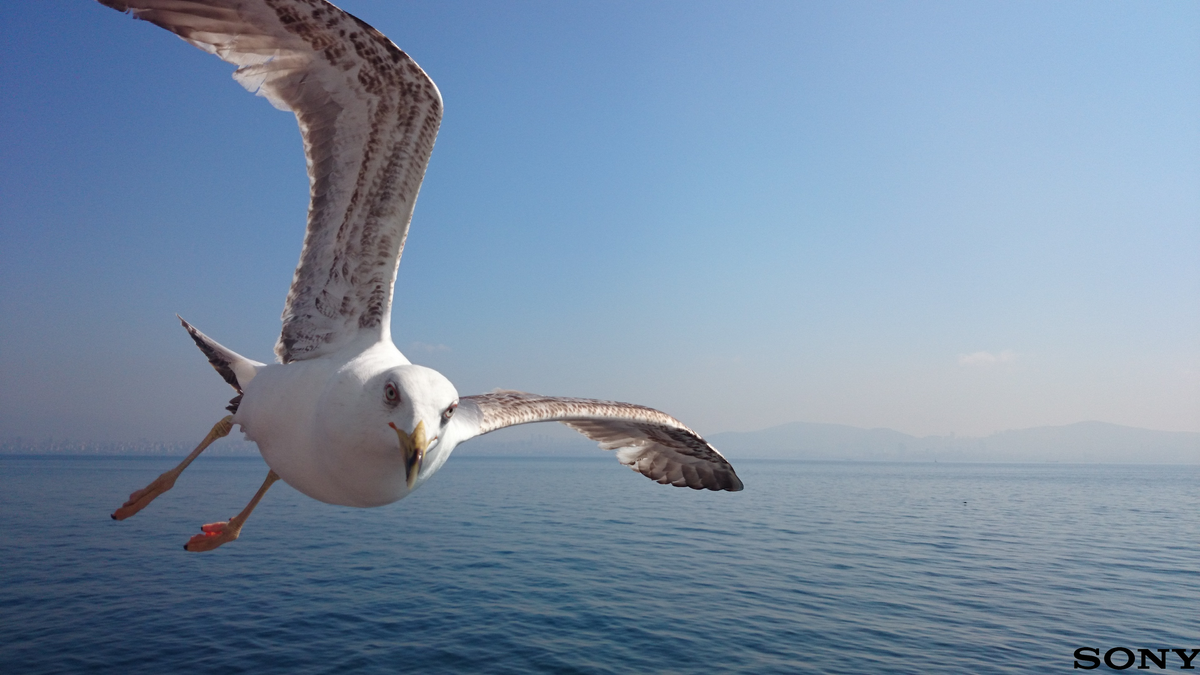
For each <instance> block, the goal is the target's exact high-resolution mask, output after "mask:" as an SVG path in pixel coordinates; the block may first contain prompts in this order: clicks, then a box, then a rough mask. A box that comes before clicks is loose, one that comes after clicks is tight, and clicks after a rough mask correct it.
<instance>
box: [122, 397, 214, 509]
mask: <svg viewBox="0 0 1200 675" xmlns="http://www.w3.org/2000/svg"><path fill="white" fill-rule="evenodd" d="M231 430H233V415H226V416H225V417H223V418H222V419H221V421H220V422H217V423H216V424H214V425H213V428H212V431H209V432H208V435H207V436H205V437H204V440H202V441H200V445H197V446H196V449H195V450H193V451H192V454H190V455H188V456H187V457H185V458H184V460H183V461H182V462H180V463H179V466H177V467H175V468H174V469H171V470H170V471H168V472H166V473H164V474H163V475H161V476H159V477H158V478H155V479H154V482H152V483H150V484H149V485H147V486H146V487H144V488H142V489H141V490H138V491H137V492H134V493H133V494H131V495H129V501H127V502H125V503H124V504H122V505H121V508H119V509H117V510H116V511H114V512H113V514H112V519H113V520H125V519H126V518H128V517H129V516H132V515H133V514H135V513H137V512H138V511H141V510H142V509H144V508H146V507H147V506H148V505H149V504H150V502H152V501H154V499H155V498H156V497H158V496H159V495H161V494H162V493H164V492H166V491H167V490H170V489H171V488H172V487H174V486H175V479H176V478H179V474H181V473H183V470H184V469H186V468H187V467H188V464H191V463H192V460H194V459H196V458H197V457H199V456H200V453H201V452H204V449H205V448H207V447H208V446H210V445H212V443H213V441H215V440H217V439H218V438H224V437H225V436H228V435H229V432H230V431H231Z"/></svg>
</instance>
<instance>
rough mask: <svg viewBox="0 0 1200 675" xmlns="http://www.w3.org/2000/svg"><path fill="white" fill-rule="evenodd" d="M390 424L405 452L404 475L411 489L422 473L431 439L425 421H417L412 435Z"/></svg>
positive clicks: (401, 449) (401, 448)
mask: <svg viewBox="0 0 1200 675" xmlns="http://www.w3.org/2000/svg"><path fill="white" fill-rule="evenodd" d="M388 426H389V427H391V428H392V429H393V430H395V432H396V437H397V438H399V439H400V451H401V452H402V453H404V477H405V479H406V480H407V482H408V489H409V490H411V489H412V486H413V483H416V482H417V476H418V475H419V474H420V473H421V462H424V461H425V450H426V449H428V448H429V439H427V438H426V437H425V422H424V421H421V422H417V428H416V429H413V432H412V435H411V436H410V435H409V434H408V432H406V431H404V430H403V429H401V428H400V427H398V426H396V425H395V424H392V423H391V422H388Z"/></svg>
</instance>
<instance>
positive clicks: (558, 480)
mask: <svg viewBox="0 0 1200 675" xmlns="http://www.w3.org/2000/svg"><path fill="white" fill-rule="evenodd" d="M177 459H178V458H171V457H114V456H92V457H61V456H59V457H33V456H12V455H10V456H0V670H2V671H3V672H4V673H7V674H17V673H22V674H23V673H29V674H50V673H121V674H137V673H154V674H160V673H514V674H515V673H521V674H525V673H755V674H761V673H922V674H927V673H955V674H958V673H1054V672H1064V673H1065V672H1078V671H1077V669H1076V668H1075V667H1074V666H1075V664H1076V659H1075V656H1074V655H1075V651H1076V650H1077V649H1080V648H1091V649H1095V650H1097V651H1096V652H1095V653H1097V654H1099V655H1100V656H1101V658H1102V657H1103V655H1104V654H1105V653H1106V652H1107V651H1108V650H1110V649H1112V648H1117V647H1123V648H1127V649H1130V650H1131V652H1132V653H1135V654H1136V653H1137V650H1138V649H1139V648H1143V649H1174V648H1180V649H1189V650H1190V649H1195V648H1200V466H1162V465H1159V466H1152V465H1070V464H1053V463H1044V464H945V463H866V462H859V463H850V462H847V463H838V462H824V463H823V462H800V461H795V462H789V461H750V460H747V461H738V462H736V466H737V469H738V473H739V475H740V476H741V477H742V479H743V481H744V482H745V485H746V489H745V490H744V491H743V492H738V493H713V492H696V491H692V490H688V489H680V488H674V487H668V486H662V485H657V484H655V483H653V482H651V481H649V480H646V479H645V478H643V477H641V476H639V475H637V474H635V473H633V472H631V471H630V470H629V469H627V468H625V467H622V466H621V465H619V464H618V463H617V462H616V461H615V460H614V459H613V457H612V456H611V453H608V454H607V455H606V453H604V452H603V451H599V450H597V455H596V457H595V458H586V459H585V458H569V459H563V458H559V459H555V458H516V457H478V456H475V457H454V458H452V459H451V461H450V462H448V463H447V465H446V466H445V467H444V468H443V469H442V470H441V471H440V472H439V473H438V474H437V475H436V476H435V477H434V478H433V479H431V480H430V481H429V482H428V483H426V484H425V485H424V486H423V487H422V488H421V489H420V490H418V491H417V492H416V493H414V494H413V495H412V496H411V497H409V498H407V499H404V500H402V501H400V502H398V503H396V504H393V505H390V506H386V507H382V508H375V509H352V508H343V507H335V506H329V505H325V504H321V503H319V502H316V501H313V500H311V499H309V498H307V497H305V496H303V495H301V494H300V493H298V492H296V491H295V490H293V489H292V488H290V487H288V486H286V485H285V484H283V483H278V484H276V486H275V487H273V488H272V489H271V491H270V492H269V493H268V494H267V496H266V498H265V499H264V500H263V502H262V503H261V505H260V506H259V508H258V510H257V511H256V512H255V513H254V514H253V515H252V516H251V518H250V519H249V521H248V522H247V524H246V526H245V529H244V530H243V531H242V536H241V539H239V540H237V541H235V542H233V543H231V544H228V545H226V546H224V547H222V548H220V549H218V550H216V551H213V552H210V553H188V552H186V551H184V550H183V547H182V544H183V543H184V542H186V541H187V539H188V537H189V536H191V535H192V534H193V533H196V532H198V531H199V530H198V528H199V526H200V525H201V524H203V523H205V522H211V521H215V520H224V519H226V518H228V517H229V516H231V515H233V514H234V513H236V512H237V511H239V510H240V509H241V508H242V506H243V505H244V504H245V503H246V501H247V500H248V499H249V498H250V497H251V496H252V495H253V493H254V492H255V490H256V489H257V488H258V486H259V484H260V482H261V481H262V479H263V478H264V476H265V474H266V472H267V468H266V466H265V465H264V464H263V463H262V461H261V460H260V459H258V458H237V457H201V459H199V460H198V461H197V462H196V463H195V464H193V465H192V467H191V468H189V469H188V470H187V471H186V472H184V474H183V475H182V476H181V478H180V479H179V482H178V483H177V484H176V487H175V488H174V489H173V490H171V491H170V492H168V493H167V494H165V495H164V496H162V497H160V498H159V499H158V500H157V501H155V502H154V503H153V504H151V505H150V506H149V507H148V508H147V509H146V510H144V511H142V512H141V513H139V514H138V515H136V516H134V517H133V518H131V519H129V520H127V521H123V522H115V521H113V520H111V519H110V518H109V513H111V512H112V510H113V509H114V508H115V507H117V506H119V505H120V504H121V503H122V502H123V501H124V500H125V498H126V496H127V495H128V494H129V493H130V492H131V491H133V490H134V489H135V488H139V487H142V486H143V485H145V484H146V483H148V482H149V481H150V480H151V479H153V478H154V477H155V476H157V475H158V474H159V473H160V472H162V471H164V470H166V469H168V468H170V467H171V466H172V465H173V464H174V463H175V462H176V461H177ZM1155 653H1156V654H1157V652H1155ZM1167 658H1168V659H1170V660H1169V662H1168V667H1169V668H1170V669H1171V670H1178V668H1179V666H1180V665H1181V661H1180V660H1179V659H1178V657H1176V656H1174V654H1173V653H1172V652H1168V653H1167ZM1123 662H1124V656H1123V652H1117V653H1116V656H1115V660H1114V663H1116V664H1117V665H1121V664H1122V663H1123ZM1084 665H1091V664H1090V663H1088V662H1085V663H1084ZM1194 665H1200V658H1198V659H1197V663H1196V664H1194ZM1151 668H1152V671H1156V670H1157V668H1156V667H1154V666H1153V663H1151ZM1132 669H1133V670H1138V669H1137V667H1136V666H1134V667H1132ZM1099 670H1101V671H1107V670H1109V667H1108V666H1107V665H1105V664H1103V663H1101V664H1100V667H1099ZM1138 672H1142V671H1141V670H1138Z"/></svg>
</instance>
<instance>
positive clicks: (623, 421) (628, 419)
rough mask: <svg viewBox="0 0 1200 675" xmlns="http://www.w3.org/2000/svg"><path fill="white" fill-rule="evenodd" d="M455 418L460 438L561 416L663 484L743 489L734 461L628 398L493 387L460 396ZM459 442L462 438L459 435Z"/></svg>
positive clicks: (667, 417)
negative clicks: (566, 395)
mask: <svg viewBox="0 0 1200 675" xmlns="http://www.w3.org/2000/svg"><path fill="white" fill-rule="evenodd" d="M454 419H455V420H457V421H458V424H459V425H463V426H462V428H464V429H465V430H466V435H465V438H464V439H463V440H466V439H468V438H473V437H475V436H481V435H483V434H486V433H488V432H489V431H495V430H496V429H501V428H503V427H511V426H513V425H515V424H528V423H530V422H562V423H563V424H565V425H567V426H569V427H571V428H572V429H574V430H576V431H578V432H579V433H581V434H583V435H584V436H587V437H588V438H590V439H592V440H593V441H598V442H599V443H600V447H601V448H604V449H605V450H616V451H617V459H618V460H619V461H620V462H621V463H622V464H625V465H627V466H629V467H630V468H632V469H633V470H634V471H637V472H638V473H640V474H642V475H644V476H646V477H648V478H650V479H652V480H655V481H658V482H659V483H663V484H665V485H675V486H678V487H690V488H693V489H695V490H729V491H731V492H734V491H737V490H741V489H742V481H741V479H739V478H738V476H737V473H735V472H734V470H733V467H732V466H731V465H730V464H729V462H728V461H726V459H725V458H724V457H723V456H721V453H719V452H717V449H716V448H714V447H713V446H711V445H709V444H708V442H706V441H705V440H704V439H703V438H701V437H700V435H699V434H697V433H696V432H694V431H692V430H691V429H689V428H687V427H686V426H684V425H683V423H682V422H680V421H679V420H677V419H675V418H674V417H671V416H670V415H668V414H666V413H664V412H660V411H658V410H655V409H654V408H647V407H645V406H640V405H634V404H632V403H618V402H616V401H596V400H592V399H587V398H560V397H553V396H538V395H537V394H526V393H524V392H519V391H496V392H492V393H490V394H481V395H479V396H463V397H462V398H461V399H459V404H458V412H456V413H455V415H454ZM460 442H461V441H460Z"/></svg>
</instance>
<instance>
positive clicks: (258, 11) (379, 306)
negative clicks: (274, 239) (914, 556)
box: [100, 0, 742, 551]
mask: <svg viewBox="0 0 1200 675" xmlns="http://www.w3.org/2000/svg"><path fill="white" fill-rule="evenodd" d="M100 2H101V3H102V4H104V5H107V6H109V7H112V8H113V9H117V10H120V11H123V12H128V13H130V14H132V15H133V16H134V17H136V18H138V19H142V20H144V21H149V22H150V23H153V24H155V25H157V26H160V27H162V28H165V29H167V30H169V31H171V32H172V33H175V34H176V35H178V36H179V37H181V38H183V39H184V40H185V41H187V42H189V43H191V44H192V45H194V46H196V47H199V48H200V49H203V50H204V51H206V52H208V53H210V54H215V55H217V56H219V57H220V58H221V59H222V60H224V61H227V62H229V63H232V64H234V65H235V66H237V70H236V71H235V72H234V74H233V77H234V79H235V80H237V81H238V82H239V83H241V85H242V86H244V87H245V88H246V89H248V90H250V91H251V92H254V93H256V94H258V95H259V96H263V97H265V98H266V99H267V100H268V101H270V102H271V103H272V104H273V105H274V106H275V107H276V108H279V109H281V110H287V111H290V112H292V113H294V114H295V115H296V120H297V121H298V122H299V124H300V133H301V135H302V137H303V140H304V152H305V157H306V159H307V162H308V178H309V188H310V199H311V201H310V204H309V210H308V229H307V231H306V232H305V235H304V248H303V250H302V251H301V253H300V262H299V264H298V265H297V266H296V272H295V275H294V276H293V278H292V286H291V289H290V290H289V291H288V295H287V300H286V302H285V304H284V309H283V330H282V332H281V334H280V336H279V339H278V341H277V342H276V344H275V355H276V357H277V359H278V361H279V362H278V363H275V364H271V365H266V364H262V363H258V362H256V361H252V360H250V359H247V358H245V357H243V356H241V355H239V354H237V353H235V352H233V351H231V350H229V349H227V348H225V347H223V346H221V345H220V344H218V343H217V342H216V341H214V340H212V339H211V338H209V337H208V336H206V335H204V334H203V333H201V332H200V331H199V330H196V329H195V328H194V327H192V326H191V325H189V324H188V323H187V322H186V321H183V319H180V321H181V322H182V323H183V327H184V328H185V329H187V331H188V333H189V334H190V335H191V337H192V339H193V340H194V341H195V343H196V345H197V346H198V347H199V348H200V350H201V351H202V352H203V353H204V355H205V356H206V357H208V362H209V363H210V364H212V367H213V368H215V369H216V371H217V373H219V374H220V375H221V377H223V378H224V379H225V381H226V382H228V383H229V385H230V386H232V387H233V388H234V389H236V390H237V395H236V396H235V397H234V398H233V400H232V401H230V404H229V406H228V410H229V411H230V412H231V413H232V414H230V415H229V416H227V417H225V418H223V419H222V420H221V421H220V422H218V423H217V424H216V425H215V426H214V427H213V428H212V430H211V431H210V432H209V434H208V435H207V436H206V437H205V438H204V440H203V441H202V442H201V443H200V445H199V446H197V447H196V449H195V450H193V451H192V453H191V454H190V455H188V457H187V458H186V459H184V461H183V462H182V463H180V464H179V466H177V467H175V468H174V469H172V470H170V471H168V472H166V473H164V474H162V475H161V476H159V477H158V478H157V479H156V480H155V481H154V482H152V483H151V484H150V485H148V486H147V487H145V488H143V489H141V490H138V491H137V492H134V493H133V494H132V495H130V497H129V501H127V502H125V504H124V505H123V506H122V507H121V508H119V509H117V511H116V512H115V513H113V514H112V517H113V518H114V519H116V520H124V519H125V518H128V517H130V516H132V515H133V514H135V513H137V512H138V511H140V510H142V509H143V508H145V507H146V505H147V504H149V503H150V502H151V501H152V500H153V499H154V498H155V497H157V496H158V495H160V494H162V493H164V492H166V491H167V490H169V489H170V488H171V487H172V486H173V485H174V484H175V480H176V478H178V476H179V474H180V473H181V472H182V471H183V470H184V469H185V468H186V467H187V466H188V465H189V464H190V463H191V462H192V460H194V459H195V458H196V457H197V456H198V455H199V454H200V453H201V452H202V451H203V450H204V448H206V447H207V446H208V445H209V444H210V443H212V442H213V441H215V440H216V439H218V438H221V437H222V436H225V435H227V434H228V433H229V432H230V431H231V430H232V428H233V426H234V425H235V424H236V425H239V426H240V427H241V429H242V431H243V432H245V434H246V438H248V439H250V440H252V441H254V442H255V443H256V444H257V445H258V447H259V450H260V451H261V452H262V456H263V459H265V460H266V462H267V465H268V466H269V467H270V471H269V472H268V473H267V477H266V480H265V481H263V484H262V487H260V488H259V490H258V493H257V494H255V495H254V498H253V499H252V500H251V501H250V503H249V504H247V506H246V508H245V509H243V510H242V511H241V512H240V513H238V515H236V516H234V517H233V518H231V519H230V520H228V521H225V522H220V523H209V524H207V525H204V526H203V527H202V528H201V530H202V533H201V534H198V535H196V536H194V537H192V538H191V540H190V541H188V543H187V544H185V545H184V548H185V549H187V550H189V551H208V550H212V549H214V548H216V547H218V546H220V545H222V544H224V543H226V542H229V541H232V540H234V539H237V538H238V535H239V533H240V532H241V529H242V526H243V524H244V523H245V521H246V518H247V517H248V516H249V515H250V512H251V511H252V510H253V509H254V507H255V506H256V505H257V504H258V502H259V500H261V499H262V497H263V495H264V494H265V493H266V491H267V489H268V488H269V487H270V486H271V485H272V484H273V483H274V482H275V481H277V480H279V479H283V481H284V482H286V483H288V484H289V485H291V486H292V487H294V488H296V489H297V490H299V491H300V492H303V493H304V494H306V495H308V496H309V497H312V498H314V499H318V500H320V501H323V502H327V503H330V504H342V505H346V506H358V507H370V506H381V505H383V504H390V503H392V502H394V501H397V500H399V499H402V498H404V497H405V496H407V495H408V494H409V493H410V492H412V491H413V490H415V489H416V488H417V487H419V486H420V485H421V484H422V483H424V482H425V481H426V480H428V479H429V477H430V476H432V475H433V474H434V473H435V472H436V471H437V470H438V469H439V468H440V467H441V466H442V464H444V463H445V462H446V460H447V459H448V458H449V457H450V453H451V452H453V451H454V448H455V447H456V446H458V444H460V443H462V442H464V441H466V440H469V439H471V438H474V437H476V436H481V435H483V434H486V433H488V432H490V431H495V430H496V429H502V428H504V427H508V426H512V425H516V424H527V423H531V422H550V421H554V422H561V423H563V424H566V425H567V426H569V427H571V428H572V429H575V430H576V431H578V432H580V433H582V434H584V435H585V436H587V437H588V438H590V439H592V440H595V441H598V442H599V444H600V447H601V448H604V449H606V450H616V451H617V452H616V455H617V459H618V460H619V461H620V462H621V463H622V464H625V465H627V466H629V467H630V468H632V469H633V470H634V471H637V472H639V473H641V474H643V475H645V476H647V477H649V478H650V479H652V480H655V481H657V482H659V483H664V484H668V485H676V486H680V487H684V486H686V487H690V488H693V489H697V490H701V489H707V490H729V491H736V490H741V489H742V481H741V480H740V479H739V478H738V476H737V473H735V472H734V470H733V467H732V466H730V464H729V462H728V461H726V460H725V458H724V457H723V456H721V453H720V452H718V451H717V449H716V448H714V447H713V446H711V445H709V444H708V443H707V442H706V441H705V440H704V439H703V438H701V437H700V435H699V434H697V433H696V432H694V431H692V430H691V429H689V428H688V427H686V426H684V424H683V423H681V422H680V421H678V420H676V419H675V418H674V417H671V416H670V415H667V414H666V413H663V412H659V411H658V410H654V409H653V408H647V407H645V406H640V405H634V404H631V403H618V402H615V401H597V400H591V399H583V398H561V397H555V396H539V395H536V394H529V393H524V392H517V391H501V390H497V391H494V392H491V393H488V394H479V395H475V396H461V397H460V396H459V395H458V391H457V390H456V389H455V388H454V385H453V384H451V383H450V381H449V380H448V379H446V378H445V377H444V376H443V375H442V374H441V373H438V372H437V371H435V370H432V369H430V368H426V367H423V366H419V365H415V364H413V363H411V362H409V360H408V359H407V358H405V357H404V355H403V354H401V353H400V351H399V350H398V349H397V348H396V346H395V344H393V342H392V336H391V315H392V294H393V286H394V284H395V281H396V269H397V267H398V266H399V264H400V254H401V253H402V252H403V250H404V240H405V237H406V236H407V235H408V225H409V222H410V221H411V219H412V214H413V207H414V205H415V203H416V199H417V192H418V190H419V189H420V187H421V180H422V179H423V178H424V176H425V168H426V166H427V165H428V163H429V154H430V152H431V151H432V150H433V142H434V139H435V137H436V136H437V132H438V126H439V124H440V123H441V119H442V97H441V94H440V93H439V92H438V89H437V87H436V86H435V85H434V83H433V81H432V80H431V79H429V76H428V75H426V74H425V71H423V70H421V68H420V67H419V66H418V65H417V64H416V63H415V62H414V61H413V60H412V59H411V58H409V56H408V55H407V54H405V53H404V52H403V51H401V50H400V49H399V48H398V47H396V45H395V44H393V43H392V42H391V41H390V40H388V39H387V38H386V37H384V36H383V34H382V33H380V32H379V31H377V30H375V29H374V28H372V27H371V26H369V25H367V24H366V23H364V22H363V21H361V20H360V19H358V18H356V17H354V16H352V15H350V14H348V13H346V12H344V11H342V10H340V9H338V8H337V7H334V6H333V5H331V4H329V3H328V2H325V1H324V0H100Z"/></svg>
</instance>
